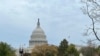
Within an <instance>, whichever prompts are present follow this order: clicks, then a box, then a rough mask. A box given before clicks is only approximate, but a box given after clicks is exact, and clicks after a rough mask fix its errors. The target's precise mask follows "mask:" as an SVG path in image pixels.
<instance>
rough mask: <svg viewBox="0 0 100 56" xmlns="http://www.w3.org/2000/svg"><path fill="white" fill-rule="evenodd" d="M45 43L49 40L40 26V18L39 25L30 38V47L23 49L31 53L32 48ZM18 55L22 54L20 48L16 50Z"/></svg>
mask: <svg viewBox="0 0 100 56" xmlns="http://www.w3.org/2000/svg"><path fill="white" fill-rule="evenodd" d="M43 44H48V42H47V40H46V35H45V33H44V31H43V29H42V28H41V26H40V21H39V19H38V22H37V27H36V29H35V30H34V31H33V32H32V35H31V38H30V40H29V47H28V48H24V49H23V50H24V52H27V53H31V52H32V51H31V50H32V48H34V46H36V45H43ZM16 55H17V56H20V54H19V49H17V50H16Z"/></svg>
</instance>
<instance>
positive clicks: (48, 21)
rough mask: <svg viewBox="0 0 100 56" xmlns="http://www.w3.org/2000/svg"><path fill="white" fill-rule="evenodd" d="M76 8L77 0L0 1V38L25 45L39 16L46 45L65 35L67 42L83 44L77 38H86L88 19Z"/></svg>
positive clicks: (14, 43) (16, 44)
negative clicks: (45, 36) (45, 37)
mask: <svg viewBox="0 0 100 56" xmlns="http://www.w3.org/2000/svg"><path fill="white" fill-rule="evenodd" d="M80 7H81V2H80V0H0V41H4V42H7V43H9V44H10V45H12V46H13V47H17V48H18V47H19V46H20V44H26V46H28V43H29V39H30V36H31V34H32V31H33V30H34V29H35V27H36V23H37V19H38V18H40V22H41V27H42V29H43V30H44V32H45V34H46V35H47V40H48V43H49V44H55V45H59V43H60V41H61V40H63V39H64V38H66V39H67V40H68V41H69V43H74V44H77V45H83V43H82V42H81V41H80V40H84V41H86V40H87V39H89V38H90V37H89V36H87V37H86V36H83V33H84V32H85V31H84V30H85V29H86V25H89V24H90V23H91V22H90V21H89V18H88V16H86V15H84V14H83V13H82V11H81V9H80ZM68 36H70V38H68ZM91 38H93V39H95V37H91Z"/></svg>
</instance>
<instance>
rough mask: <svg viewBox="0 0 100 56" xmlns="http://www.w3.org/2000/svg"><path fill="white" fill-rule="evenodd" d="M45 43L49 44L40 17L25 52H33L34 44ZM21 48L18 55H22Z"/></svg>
mask: <svg viewBox="0 0 100 56" xmlns="http://www.w3.org/2000/svg"><path fill="white" fill-rule="evenodd" d="M43 44H48V42H47V40H46V35H45V33H44V31H43V29H42V28H41V26H40V21H39V19H38V22H37V26H36V29H35V30H34V31H33V32H32V35H31V37H30V40H29V47H28V48H23V50H24V53H31V52H32V51H31V50H32V48H34V46H36V45H43ZM81 47H82V46H78V45H76V48H77V49H78V50H79V49H80V48H81ZM19 51H20V49H16V55H17V56H20V53H19ZM80 56H83V55H82V54H80Z"/></svg>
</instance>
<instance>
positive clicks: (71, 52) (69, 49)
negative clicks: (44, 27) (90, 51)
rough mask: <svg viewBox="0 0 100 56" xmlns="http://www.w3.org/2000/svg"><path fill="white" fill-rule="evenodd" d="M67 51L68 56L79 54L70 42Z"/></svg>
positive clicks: (77, 55)
mask: <svg viewBox="0 0 100 56" xmlns="http://www.w3.org/2000/svg"><path fill="white" fill-rule="evenodd" d="M67 51H68V55H69V56H79V52H78V51H77V49H76V48H75V45H74V44H70V45H69V47H68V49H67Z"/></svg>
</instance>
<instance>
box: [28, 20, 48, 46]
mask: <svg viewBox="0 0 100 56" xmlns="http://www.w3.org/2000/svg"><path fill="white" fill-rule="evenodd" d="M41 44H47V40H46V35H45V33H44V31H43V30H42V28H41V27H40V22H39V19H38V22H37V27H36V29H35V30H34V31H33V32H32V35H31V39H30V41H29V45H30V46H34V45H41Z"/></svg>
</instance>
